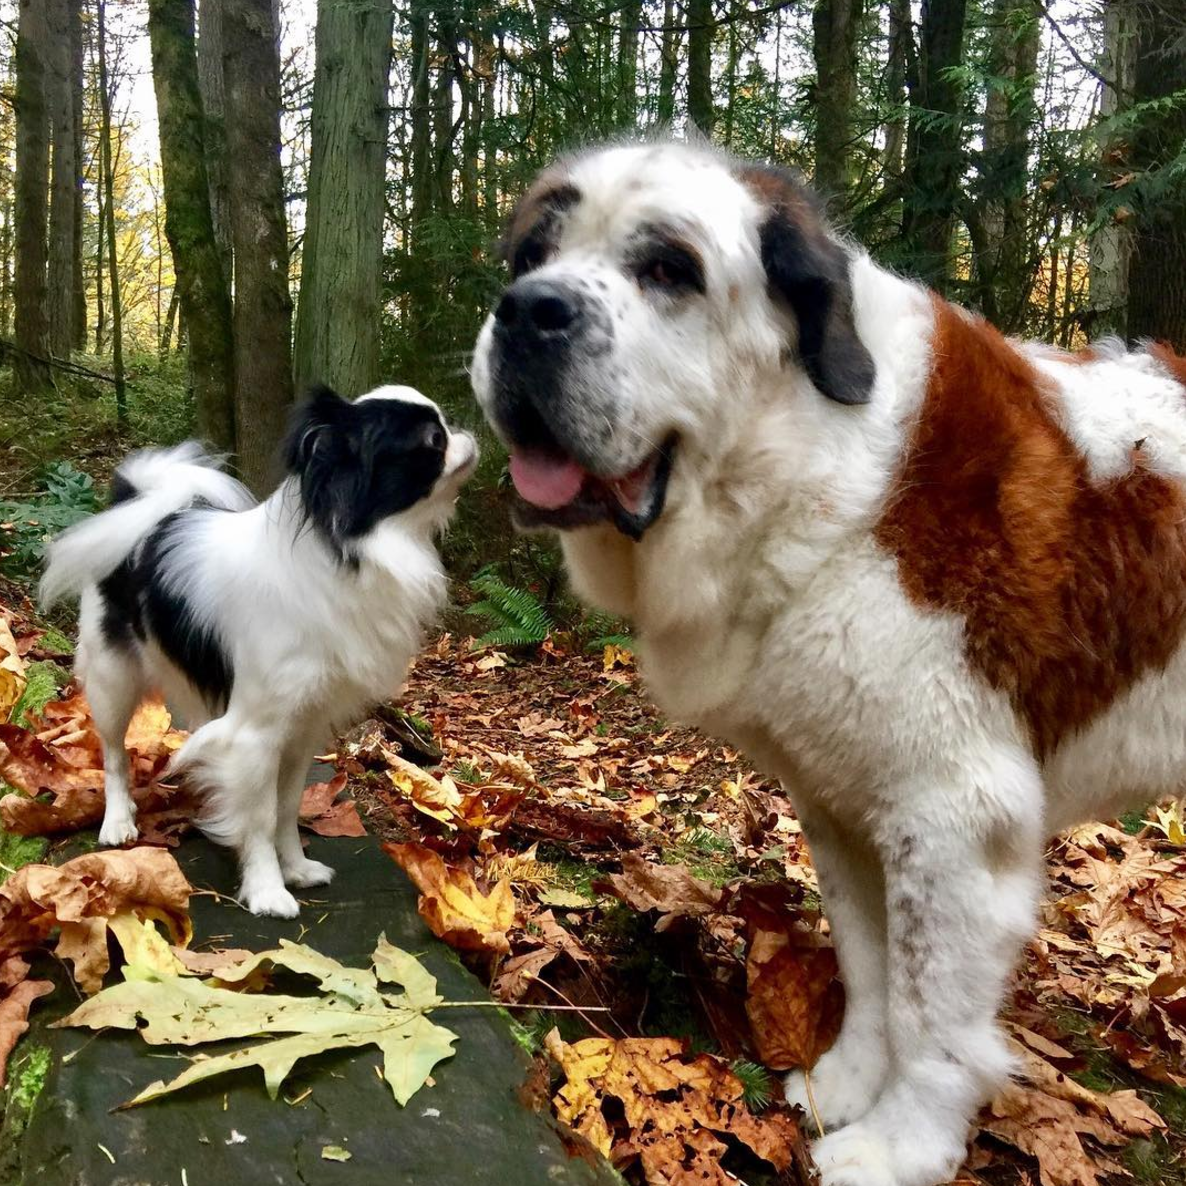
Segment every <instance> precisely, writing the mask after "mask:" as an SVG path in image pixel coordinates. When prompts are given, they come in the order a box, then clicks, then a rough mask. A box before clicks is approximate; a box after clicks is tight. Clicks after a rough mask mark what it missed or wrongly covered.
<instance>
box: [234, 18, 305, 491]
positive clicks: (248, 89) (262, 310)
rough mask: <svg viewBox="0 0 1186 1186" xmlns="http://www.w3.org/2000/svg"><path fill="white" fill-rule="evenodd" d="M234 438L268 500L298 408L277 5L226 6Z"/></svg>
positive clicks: (246, 473)
mask: <svg viewBox="0 0 1186 1186" xmlns="http://www.w3.org/2000/svg"><path fill="white" fill-rule="evenodd" d="M223 33H224V38H223V51H224V53H223V78H224V80H225V83H226V129H227V162H228V180H229V182H230V195H231V241H232V247H233V250H234V255H235V312H234V331H235V332H234V343H235V368H234V369H235V438H236V441H237V443H238V452H239V469H240V472H241V473H242V476H243V480H244V481H245V482H246V483H247V484H248V486H250V487H251V489H252V490H254V491H255V493H256V494H259V495H264V494H266V493H268V492H269V491H270V489H271V487H272V485H273V484H274V482H275V480H276V478H277V477H278V476H279V474H278V466H277V464H276V462H277V456H276V453H277V449H278V446H279V444H280V440H281V438H282V437H283V435H284V430H285V428H286V427H287V424H288V416H289V412H290V410H291V407H292V392H293V388H292V297H291V296H290V294H289V290H288V231H287V226H286V221H285V215H284V174H283V171H282V169H281V166H280V48H279V44H278V40H277V32H276V28H275V24H274V21H273V15H272V0H224V4H223Z"/></svg>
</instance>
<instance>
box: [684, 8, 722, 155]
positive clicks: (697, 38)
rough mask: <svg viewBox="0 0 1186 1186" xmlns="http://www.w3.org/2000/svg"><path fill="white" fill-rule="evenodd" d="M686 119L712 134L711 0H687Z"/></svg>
mask: <svg viewBox="0 0 1186 1186" xmlns="http://www.w3.org/2000/svg"><path fill="white" fill-rule="evenodd" d="M687 11H688V119H690V120H691V121H692V124H693V125H694V126H695V127H697V128H699V129H700V131H701V132H703V133H704V134H705V135H706V136H711V135H712V129H713V124H714V123H715V121H716V113H715V112H714V110H713V105H712V40H713V34H714V33H715V32H716V30H715V28H714V27H713V18H712V0H688V10H687Z"/></svg>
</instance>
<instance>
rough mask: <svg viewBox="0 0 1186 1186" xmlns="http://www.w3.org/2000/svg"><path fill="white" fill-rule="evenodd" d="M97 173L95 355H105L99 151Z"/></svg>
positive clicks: (104, 225)
mask: <svg viewBox="0 0 1186 1186" xmlns="http://www.w3.org/2000/svg"><path fill="white" fill-rule="evenodd" d="M95 155H96V158H97V159H96V173H97V174H98V177H97V179H96V182H95V204H96V205H97V206H98V208H99V209H98V227H97V229H96V232H95V353H96V354H98V355H100V356H101V355H102V354H103V348H104V347H105V346H106V345H107V339H106V337H105V335H106V333H107V302H106V300H105V299H104V297H105V290H106V285H105V283H104V280H103V271H104V264H103V261H104V259H106V258H107V251H106V248H105V247H104V245H103V244H104V240H105V239H106V238H107V233H106V231H105V230H104V229H103V228H104V227H106V226H107V223H106V221H105V219H106V217H107V215H106V214H105V211H106V209H107V204H106V203H105V202H104V201H103V152H102V149H99V150H98V151H97V152H96V154H95Z"/></svg>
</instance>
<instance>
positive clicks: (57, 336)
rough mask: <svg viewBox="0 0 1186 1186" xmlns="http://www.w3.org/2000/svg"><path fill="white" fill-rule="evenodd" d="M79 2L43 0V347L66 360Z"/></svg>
mask: <svg viewBox="0 0 1186 1186" xmlns="http://www.w3.org/2000/svg"><path fill="white" fill-rule="evenodd" d="M78 2H79V0H46V16H47V18H48V21H49V46H50V51H51V55H52V56H51V59H50V69H49V70H48V71H47V74H46V82H47V86H46V99H47V105H48V107H49V115H50V134H51V137H52V140H53V148H52V156H51V160H52V174H51V180H50V204H49V266H48V288H47V302H48V307H47V315H48V319H49V349H50V353H51V354H53V355H54V356H55V357H57V358H69V357H70V349H71V347H72V346H73V344H74V316H75V310H74V247H75V214H76V211H77V206H78V202H79V192H78V174H79V168H78V161H77V159H76V158H75V155H74V153H75V149H76V147H77V143H78V136H77V134H76V131H75V127H74V88H73V86H72V81H73V80H72V78H71V74H72V68H73V65H74V54H73V45H72V43H71V36H70V26H71V9H73V8H75V6H76V5H77V3H78Z"/></svg>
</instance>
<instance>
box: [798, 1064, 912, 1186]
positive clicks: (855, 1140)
mask: <svg viewBox="0 0 1186 1186" xmlns="http://www.w3.org/2000/svg"><path fill="white" fill-rule="evenodd" d="M813 1088H814V1081H813ZM811 1155H812V1157H813V1158H814V1159H815V1164H816V1167H817V1168H818V1169H819V1176H820V1183H821V1186H901V1183H900V1182H899V1180H898V1177H897V1174H896V1173H895V1172H894V1164H893V1152H892V1150H891V1149H890V1147H889V1145H888V1143H887V1142H886V1141H884V1140H883V1139H882V1138H881V1136H880V1135H879V1134H878V1133H876V1132H873V1131H870V1130H869V1127H868V1126H867V1125H864V1124H861V1123H859V1122H858V1123H856V1124H850V1125H848V1127H847V1128H841V1129H837V1130H836V1132H834V1133H830V1134H829V1135H828V1136H826V1137H822V1138H821V1139H820V1140H818V1141H816V1142H815V1144H814V1145H812V1147H811Z"/></svg>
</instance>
